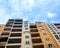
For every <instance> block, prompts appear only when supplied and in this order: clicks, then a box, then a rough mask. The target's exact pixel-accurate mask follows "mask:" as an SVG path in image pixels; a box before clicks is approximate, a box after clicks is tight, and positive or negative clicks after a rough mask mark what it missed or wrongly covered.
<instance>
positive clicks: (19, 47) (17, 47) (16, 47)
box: [6, 45, 21, 48]
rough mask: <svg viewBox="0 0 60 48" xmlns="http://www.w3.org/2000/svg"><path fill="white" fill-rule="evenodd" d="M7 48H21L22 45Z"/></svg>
mask: <svg viewBox="0 0 60 48" xmlns="http://www.w3.org/2000/svg"><path fill="white" fill-rule="evenodd" d="M6 48H21V45H13V46H7V47H6Z"/></svg>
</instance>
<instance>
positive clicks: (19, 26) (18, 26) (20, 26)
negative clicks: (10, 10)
mask: <svg viewBox="0 0 60 48" xmlns="http://www.w3.org/2000/svg"><path fill="white" fill-rule="evenodd" d="M13 28H22V25H17V26H13Z"/></svg>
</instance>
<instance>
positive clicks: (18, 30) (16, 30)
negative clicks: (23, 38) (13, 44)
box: [12, 29, 22, 32]
mask: <svg viewBox="0 0 60 48" xmlns="http://www.w3.org/2000/svg"><path fill="white" fill-rule="evenodd" d="M20 31H22V29H12V32H20Z"/></svg>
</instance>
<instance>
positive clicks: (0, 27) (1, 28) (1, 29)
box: [0, 24, 5, 34]
mask: <svg viewBox="0 0 60 48" xmlns="http://www.w3.org/2000/svg"><path fill="white" fill-rule="evenodd" d="M4 26H5V25H4V24H0V34H1V33H2V32H3V29H4Z"/></svg>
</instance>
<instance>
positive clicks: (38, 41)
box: [32, 39, 42, 43]
mask: <svg viewBox="0 0 60 48" xmlns="http://www.w3.org/2000/svg"><path fill="white" fill-rule="evenodd" d="M32 43H42V40H41V39H32Z"/></svg>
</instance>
